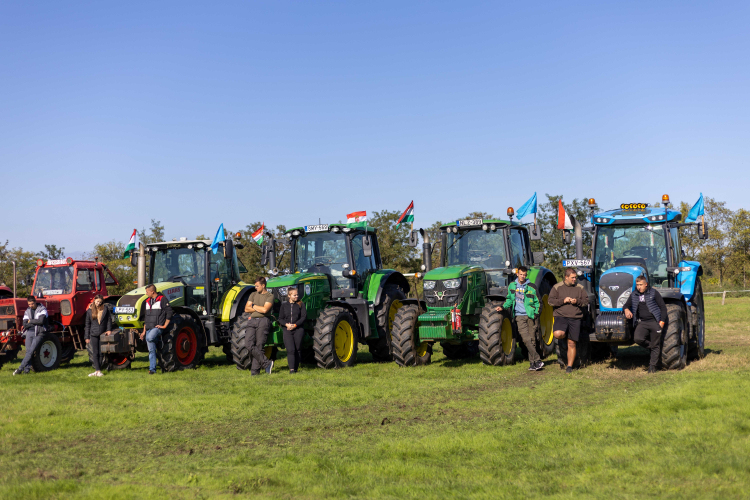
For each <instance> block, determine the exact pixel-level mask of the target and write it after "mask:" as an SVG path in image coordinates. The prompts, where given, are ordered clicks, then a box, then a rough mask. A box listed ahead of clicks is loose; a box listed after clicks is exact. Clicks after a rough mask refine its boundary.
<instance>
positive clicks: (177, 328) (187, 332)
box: [101, 233, 254, 372]
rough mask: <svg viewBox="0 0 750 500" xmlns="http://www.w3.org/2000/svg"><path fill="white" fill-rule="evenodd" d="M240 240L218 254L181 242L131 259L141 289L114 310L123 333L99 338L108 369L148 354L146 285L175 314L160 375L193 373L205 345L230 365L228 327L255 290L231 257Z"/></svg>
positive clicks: (164, 339)
mask: <svg viewBox="0 0 750 500" xmlns="http://www.w3.org/2000/svg"><path fill="white" fill-rule="evenodd" d="M239 237H240V234H239V233H237V235H236V238H237V240H235V241H233V240H232V239H231V238H230V239H227V240H226V241H224V242H222V243H220V244H219V249H218V252H217V253H213V251H212V250H211V240H187V239H186V238H180V240H179V241H176V240H173V241H165V242H161V243H151V244H149V245H147V246H146V247H144V246H143V245H141V249H140V252H139V255H137V256H134V257H131V259H132V260H131V262H132V263H133V264H135V265H138V274H139V280H138V281H139V283H138V284H139V287H138V288H136V289H135V290H132V291H130V292H128V293H127V294H126V295H123V296H122V297H121V298H120V300H119V301H118V302H117V305H116V307H115V315H116V320H117V324H118V325H119V327H120V329H121V331H119V332H116V333H114V334H113V335H107V336H102V337H101V353H102V356H103V357H106V358H108V361H109V366H110V367H112V366H113V367H115V368H128V367H129V366H130V361H131V360H132V359H133V356H134V355H135V352H136V351H138V352H147V351H148V348H147V346H146V342H145V341H142V340H140V338H139V335H140V333H141V332H142V331H143V326H144V318H145V302H146V289H145V286H143V285H144V284H145V283H153V284H154V286H155V287H156V290H157V291H158V292H159V293H161V294H162V295H164V296H165V297H166V298H167V300H169V303H170V305H171V306H172V309H173V310H174V315H173V316H172V321H171V322H170V324H169V326H168V328H167V331H165V332H164V333H163V334H162V336H161V347H160V349H159V351H158V357H159V362H160V365H161V367H162V370H163V371H166V372H172V371H176V370H184V369H188V368H197V367H198V366H199V365H200V364H201V362H202V361H203V358H204V356H205V354H206V352H207V351H208V347H209V346H222V347H223V348H224V353H225V354H226V356H227V359H228V360H229V361H230V362H231V361H232V354H231V351H230V346H231V343H230V337H231V331H232V327H233V324H234V322H235V321H236V320H237V318H238V316H240V315H241V314H242V311H243V310H244V302H246V301H247V297H248V296H249V294H250V292H251V291H252V290H253V289H254V287H253V286H251V285H248V284H246V283H243V282H242V281H241V280H240V273H241V272H247V271H246V269H245V267H244V266H243V265H242V262H240V261H239V259H238V258H237V253H236V252H235V247H237V248H242V244H241V243H240V241H239ZM146 260H148V264H149V265H148V279H147V280H146V279H145V278H146V271H145V267H146V266H145V263H146Z"/></svg>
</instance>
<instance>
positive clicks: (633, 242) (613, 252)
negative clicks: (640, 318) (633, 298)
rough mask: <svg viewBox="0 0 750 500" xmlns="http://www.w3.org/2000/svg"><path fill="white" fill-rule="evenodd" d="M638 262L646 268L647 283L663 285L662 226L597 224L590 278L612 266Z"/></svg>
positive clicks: (665, 252) (665, 250) (663, 252)
mask: <svg viewBox="0 0 750 500" xmlns="http://www.w3.org/2000/svg"><path fill="white" fill-rule="evenodd" d="M629 265H640V266H644V265H645V267H646V270H647V271H648V277H649V283H650V285H651V286H654V287H666V286H669V285H668V282H667V281H668V280H667V278H668V276H667V245H666V235H665V230H664V227H663V226H658V225H654V226H640V225H633V226H599V227H597V229H596V244H595V250H594V279H595V284H596V285H598V282H599V277H600V276H601V274H602V273H603V272H604V271H606V270H607V269H610V268H612V267H616V266H629Z"/></svg>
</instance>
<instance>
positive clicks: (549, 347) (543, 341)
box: [536, 280, 557, 359]
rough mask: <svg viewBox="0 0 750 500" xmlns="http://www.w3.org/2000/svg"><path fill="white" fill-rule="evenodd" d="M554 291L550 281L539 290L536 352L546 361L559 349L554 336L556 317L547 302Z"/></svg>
mask: <svg viewBox="0 0 750 500" xmlns="http://www.w3.org/2000/svg"><path fill="white" fill-rule="evenodd" d="M550 291H552V285H550V283H549V282H548V281H546V280H545V281H542V283H541V284H540V285H539V289H538V290H537V297H538V298H539V317H538V318H537V325H538V328H537V342H536V350H537V352H538V353H539V356H540V357H541V358H542V359H544V358H546V357H547V356H549V355H550V354H552V353H553V352H555V350H556V349H557V346H556V345H555V344H557V340H556V339H555V337H554V335H552V330H553V327H552V325H553V323H554V317H553V316H552V306H551V305H549V303H548V302H547V300H548V298H549V293H550Z"/></svg>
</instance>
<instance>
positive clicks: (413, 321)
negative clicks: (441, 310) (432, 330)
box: [391, 304, 432, 366]
mask: <svg viewBox="0 0 750 500" xmlns="http://www.w3.org/2000/svg"><path fill="white" fill-rule="evenodd" d="M418 317H419V307H417V305H416V304H407V305H404V306H402V307H401V308H399V310H398V312H397V313H396V317H395V318H394V319H393V330H392V343H391V346H392V347H393V359H394V361H396V364H397V365H399V366H418V365H428V364H430V362H431V361H432V345H431V344H430V343H429V342H420V341H419V331H418V328H417V318H418Z"/></svg>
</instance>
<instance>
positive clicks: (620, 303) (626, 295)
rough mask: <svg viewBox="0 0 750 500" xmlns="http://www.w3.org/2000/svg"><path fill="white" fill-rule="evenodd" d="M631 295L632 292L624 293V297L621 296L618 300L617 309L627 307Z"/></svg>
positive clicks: (626, 291)
mask: <svg viewBox="0 0 750 500" xmlns="http://www.w3.org/2000/svg"><path fill="white" fill-rule="evenodd" d="M631 293H632V290H625V291H624V292H622V295H620V298H619V299H617V307H625V302H627V301H628V298H629V297H630V294H631ZM607 307H609V306H607Z"/></svg>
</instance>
